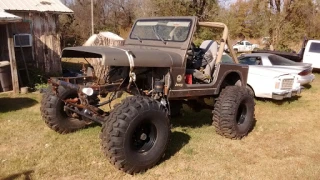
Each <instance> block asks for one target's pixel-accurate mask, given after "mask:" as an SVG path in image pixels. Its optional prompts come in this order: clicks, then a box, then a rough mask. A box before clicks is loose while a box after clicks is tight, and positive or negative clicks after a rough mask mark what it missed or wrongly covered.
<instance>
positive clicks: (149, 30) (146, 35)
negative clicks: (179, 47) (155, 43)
mask: <svg viewBox="0 0 320 180" xmlns="http://www.w3.org/2000/svg"><path fill="white" fill-rule="evenodd" d="M190 28H191V20H177V19H172V20H169V19H164V20H163V19H159V20H155V19H152V20H140V21H137V22H136V24H135V25H134V27H133V29H132V31H131V34H130V38H131V39H137V40H140V41H141V40H159V41H176V42H184V41H185V40H187V37H188V35H189V31H190Z"/></svg>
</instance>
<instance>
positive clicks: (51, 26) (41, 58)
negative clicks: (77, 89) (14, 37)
mask: <svg viewBox="0 0 320 180" xmlns="http://www.w3.org/2000/svg"><path fill="white" fill-rule="evenodd" d="M11 13H13V14H15V15H17V16H20V17H22V18H23V23H17V24H16V25H17V28H16V29H17V30H16V31H15V33H31V34H32V36H33V47H32V50H31V52H32V54H31V56H32V59H33V62H34V63H33V65H34V66H35V67H36V68H39V69H41V70H42V71H44V72H45V73H47V74H57V73H61V71H62V69H61V60H60V55H61V47H60V35H59V34H58V26H57V23H58V15H57V14H51V13H39V12H34V13H29V12H28V13H21V12H19V13H14V12H11ZM26 24H27V25H26ZM26 49H27V48H26ZM28 52H30V51H26V52H24V54H26V55H27V56H28V57H30V53H29V54H28ZM19 60H20V59H19Z"/></svg>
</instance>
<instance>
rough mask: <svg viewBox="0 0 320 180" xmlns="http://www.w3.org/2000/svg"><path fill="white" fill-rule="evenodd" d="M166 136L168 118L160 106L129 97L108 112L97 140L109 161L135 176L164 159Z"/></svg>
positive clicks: (141, 98)
mask: <svg viewBox="0 0 320 180" xmlns="http://www.w3.org/2000/svg"><path fill="white" fill-rule="evenodd" d="M169 135H170V124H169V118H168V116H167V112H166V109H165V108H164V107H163V106H162V105H161V103H159V102H157V101H155V100H153V99H151V98H149V97H143V96H132V97H128V98H126V99H125V100H123V102H122V103H121V104H120V105H118V106H116V108H115V109H114V110H113V111H112V112H111V113H110V115H109V116H108V118H107V120H106V123H105V124H104V125H103V127H102V131H101V136H100V137H101V145H102V148H103V151H104V153H105V155H106V156H107V157H108V158H109V161H110V162H111V163H112V164H114V165H115V166H116V167H117V168H118V169H120V170H122V171H124V172H127V173H130V174H134V173H139V172H142V171H145V170H147V169H149V168H151V167H153V166H154V165H155V164H156V163H157V162H158V161H159V160H160V158H161V157H163V155H164V152H165V150H166V147H167V144H168V142H169Z"/></svg>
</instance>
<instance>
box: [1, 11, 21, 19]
mask: <svg viewBox="0 0 320 180" xmlns="http://www.w3.org/2000/svg"><path fill="white" fill-rule="evenodd" d="M21 20H22V18H21V17H19V16H16V15H13V14H10V13H7V12H4V10H2V9H0V22H17V21H21Z"/></svg>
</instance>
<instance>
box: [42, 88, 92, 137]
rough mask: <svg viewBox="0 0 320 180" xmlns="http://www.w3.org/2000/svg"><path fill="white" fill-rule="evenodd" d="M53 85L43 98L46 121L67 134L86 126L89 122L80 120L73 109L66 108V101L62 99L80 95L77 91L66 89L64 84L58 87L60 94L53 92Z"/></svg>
mask: <svg viewBox="0 0 320 180" xmlns="http://www.w3.org/2000/svg"><path fill="white" fill-rule="evenodd" d="M51 88H52V87H51V86H49V88H48V89H47V91H46V93H45V94H44V95H43V97H42V100H41V107H40V110H41V115H42V118H43V120H44V121H45V123H46V124H47V125H48V126H49V127H50V128H51V129H53V130H54V131H56V132H58V133H61V134H65V133H70V132H73V131H76V130H78V129H81V128H84V127H85V126H86V125H87V124H88V122H86V121H84V120H80V118H81V117H79V116H77V115H76V114H74V113H73V112H71V111H68V110H64V102H63V101H62V100H64V99H69V98H76V97H78V94H77V91H75V90H70V89H66V88H64V87H62V86H59V87H58V94H59V97H58V96H57V95H55V93H53V91H52V89H51Z"/></svg>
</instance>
